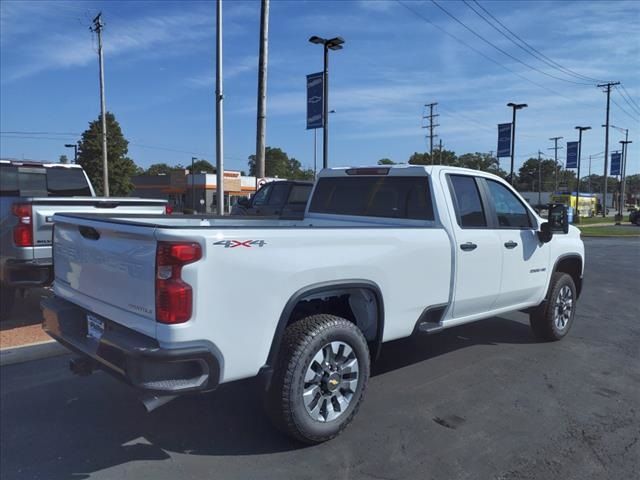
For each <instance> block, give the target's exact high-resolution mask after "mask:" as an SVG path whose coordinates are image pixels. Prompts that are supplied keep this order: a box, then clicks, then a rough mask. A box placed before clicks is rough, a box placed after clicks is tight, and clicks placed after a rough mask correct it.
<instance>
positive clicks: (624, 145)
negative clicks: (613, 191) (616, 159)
mask: <svg viewBox="0 0 640 480" xmlns="http://www.w3.org/2000/svg"><path fill="white" fill-rule="evenodd" d="M627 135H629V130H627ZM620 143H621V144H622V170H621V171H620V172H621V173H622V177H621V180H620V196H621V197H622V201H621V203H620V221H622V215H624V203H625V183H626V181H627V151H628V150H629V144H630V143H633V142H632V141H631V140H627V139H626V138H625V140H620Z"/></svg>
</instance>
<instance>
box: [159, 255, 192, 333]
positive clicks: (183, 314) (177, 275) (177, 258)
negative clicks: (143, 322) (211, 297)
mask: <svg viewBox="0 0 640 480" xmlns="http://www.w3.org/2000/svg"><path fill="white" fill-rule="evenodd" d="M200 258H202V248H201V247H200V245H199V244H198V243H191V242H189V243H182V242H158V247H157V249H156V320H157V321H158V322H160V323H169V324H174V323H184V322H186V321H187V320H189V319H190V318H191V312H192V309H193V291H192V289H191V285H189V284H188V283H186V282H184V281H183V280H182V277H181V275H182V267H183V266H184V265H187V264H189V263H193V262H196V261H198V260H200Z"/></svg>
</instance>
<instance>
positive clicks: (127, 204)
mask: <svg viewBox="0 0 640 480" xmlns="http://www.w3.org/2000/svg"><path fill="white" fill-rule="evenodd" d="M165 204H166V201H164V200H143V199H135V198H133V199H132V198H100V199H98V198H90V197H87V198H81V197H78V198H68V199H66V198H65V199H56V198H54V197H52V198H34V199H33V201H32V206H33V207H32V208H33V240H34V245H35V246H36V247H38V246H47V245H51V241H52V238H51V232H52V229H53V216H54V215H55V214H56V213H108V214H114V213H118V214H120V213H140V214H162V213H165V210H164V207H165Z"/></svg>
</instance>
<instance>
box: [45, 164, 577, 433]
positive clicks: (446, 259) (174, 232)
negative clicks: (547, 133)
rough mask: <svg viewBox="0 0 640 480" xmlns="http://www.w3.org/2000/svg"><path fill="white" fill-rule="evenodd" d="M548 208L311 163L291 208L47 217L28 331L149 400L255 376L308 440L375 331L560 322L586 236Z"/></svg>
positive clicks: (503, 187)
mask: <svg viewBox="0 0 640 480" xmlns="http://www.w3.org/2000/svg"><path fill="white" fill-rule="evenodd" d="M550 212H551V213H550V216H549V219H550V220H549V221H546V220H543V219H542V218H540V217H539V216H538V215H537V214H536V213H535V212H534V211H533V210H532V209H531V208H530V207H529V206H528V205H527V204H526V202H525V201H524V200H523V199H522V197H520V195H518V193H517V192H515V191H514V190H513V189H512V188H511V186H510V185H508V184H507V183H506V182H504V181H503V180H502V179H500V178H498V177H496V176H493V175H491V174H487V173H483V172H478V171H474V170H467V169H459V168H452V167H439V166H434V167H423V166H411V165H408V166H393V167H356V168H334V169H327V170H323V171H322V173H321V174H320V176H319V179H318V181H317V182H316V184H315V186H314V190H313V192H312V195H311V199H310V202H309V204H308V205H307V210H306V212H305V216H304V219H303V220H270V219H268V220H267V219H264V220H260V219H238V218H227V219H225V218H219V217H218V218H215V217H180V218H176V217H174V218H171V217H162V216H155V217H154V216H140V215H134V216H129V215H117V216H116V215H114V216H111V217H108V218H105V217H100V216H93V215H72V214H62V215H56V216H55V222H56V227H55V234H54V237H55V238H54V265H55V268H54V270H55V285H54V291H55V296H54V297H53V298H50V299H46V300H44V301H43V303H42V306H43V311H44V329H45V330H46V331H47V332H48V333H49V334H50V335H51V336H52V337H53V338H55V339H56V340H58V341H59V342H60V343H62V344H64V345H66V346H67V347H68V348H70V349H71V350H73V351H75V352H77V353H79V354H80V357H79V358H78V359H77V360H76V361H74V362H72V369H73V370H74V371H75V372H76V373H81V374H86V373H90V372H91V371H92V370H93V369H94V368H95V367H100V368H102V369H105V370H107V371H109V372H111V373H114V374H115V375H116V376H119V377H120V378H122V379H123V380H125V381H126V382H128V383H129V384H131V385H132V386H134V387H136V388H138V389H140V390H142V391H143V392H145V399H146V402H145V404H147V405H148V406H149V408H153V407H154V406H156V405H159V404H161V403H164V401H166V400H167V399H169V398H172V397H173V396H175V395H178V394H182V393H188V392H202V391H209V390H212V389H214V388H215V387H216V386H217V385H219V384H221V383H224V382H230V381H233V380H238V379H243V378H248V377H255V376H258V377H259V378H260V379H261V380H262V382H263V385H264V389H265V398H266V400H267V401H266V404H267V410H268V412H269V413H270V415H271V416H272V417H273V419H274V421H275V423H276V425H278V426H279V427H281V428H282V429H283V430H284V431H286V432H287V433H289V434H290V435H292V436H293V437H295V438H297V439H299V440H301V441H303V442H307V443H316V442H321V441H325V440H327V439H330V438H332V437H334V436H335V435H337V434H338V433H339V432H340V431H341V430H342V429H344V428H345V427H346V425H347V424H348V423H349V422H350V421H351V419H352V418H353V416H354V415H355V414H356V411H357V410H358V406H359V404H360V403H361V401H362V398H363V394H364V391H365V387H366V385H367V380H368V377H369V371H370V363H371V362H372V361H374V360H375V359H376V357H377V355H378V353H379V352H380V348H381V345H382V344H383V343H384V342H388V341H390V340H394V339H398V338H402V337H407V336H409V335H412V334H419V333H427V334H429V333H435V332H438V331H441V330H442V329H445V328H449V327H453V326H456V325H461V324H464V323H468V322H473V321H476V320H481V319H485V318H488V317H493V316H495V315H500V314H502V313H504V312H508V311H512V310H524V311H527V312H529V313H530V318H531V327H532V329H533V333H534V334H535V335H536V336H537V337H538V338H540V339H542V340H559V339H561V338H562V337H563V336H565V335H566V334H567V332H568V331H569V329H570V328H571V325H572V322H573V319H574V314H575V306H576V300H577V298H578V296H579V294H580V290H581V285H582V272H583V266H584V248H583V244H582V241H581V240H580V233H579V231H578V229H576V228H574V227H572V226H569V225H568V223H567V217H566V210H565V209H564V207H563V206H561V205H557V206H552V207H550ZM239 285H242V287H243V288H238V286H239ZM248 286H251V287H252V288H249V289H248V288H247V287H248Z"/></svg>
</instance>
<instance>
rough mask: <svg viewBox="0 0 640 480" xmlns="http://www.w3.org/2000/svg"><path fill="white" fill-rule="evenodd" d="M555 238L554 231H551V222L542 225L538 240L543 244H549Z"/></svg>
mask: <svg viewBox="0 0 640 480" xmlns="http://www.w3.org/2000/svg"><path fill="white" fill-rule="evenodd" d="M552 237H553V230H552V229H551V224H550V223H549V222H544V223H542V224H541V225H540V230H539V231H538V238H539V239H540V241H541V242H542V243H548V242H550V241H551V238H552Z"/></svg>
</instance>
